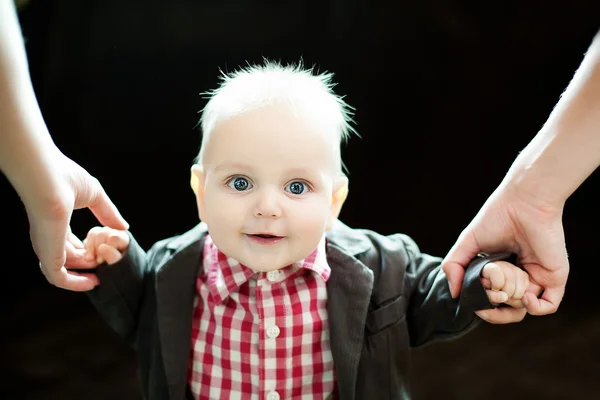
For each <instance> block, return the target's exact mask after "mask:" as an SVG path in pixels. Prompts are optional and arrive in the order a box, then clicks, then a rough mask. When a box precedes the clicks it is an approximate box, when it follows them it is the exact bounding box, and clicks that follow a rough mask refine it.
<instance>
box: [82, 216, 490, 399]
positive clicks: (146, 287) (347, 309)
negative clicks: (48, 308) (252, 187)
mask: <svg viewBox="0 0 600 400" xmlns="http://www.w3.org/2000/svg"><path fill="white" fill-rule="evenodd" d="M206 232H207V228H206V225H205V224H204V223H200V224H198V225H197V226H196V227H195V228H193V229H191V230H190V231H188V232H186V233H184V234H182V235H180V236H176V237H173V238H170V239H165V240H162V241H160V242H158V243H156V244H155V245H154V246H153V247H152V248H151V249H150V251H149V252H148V253H146V252H144V251H143V250H142V249H141V248H140V246H139V245H138V244H137V243H136V242H135V240H133V237H132V238H131V245H130V246H129V249H128V251H127V254H126V255H125V257H124V258H123V259H122V260H121V261H120V262H119V263H117V264H114V265H110V266H108V265H101V266H100V267H99V268H98V271H97V273H98V276H99V278H100V285H99V286H98V287H96V288H95V289H94V290H92V291H90V292H88V294H89V297H90V299H91V301H92V302H93V304H94V305H95V307H96V308H97V309H98V311H99V312H100V314H101V315H102V316H103V317H104V318H105V320H106V321H107V322H108V324H109V325H110V326H111V327H112V328H113V329H114V330H115V331H117V332H118V333H119V334H120V335H121V336H122V337H123V338H124V339H125V340H127V342H128V343H130V344H131V345H132V346H133V348H134V349H135V351H136V353H137V360H138V366H139V372H140V381H141V385H142V392H143V394H144V396H145V398H146V399H148V400H163V399H173V400H180V399H185V398H186V397H187V396H189V390H188V387H187V386H188V385H187V370H188V365H189V356H190V343H191V330H192V307H193V296H194V294H195V285H194V284H195V279H196V276H197V275H198V273H199V271H200V268H201V267H202V248H203V242H204V237H205V235H206ZM327 239H328V241H327V261H328V262H329V265H330V266H331V270H332V273H331V277H330V278H329V280H328V282H327V293H328V302H327V311H328V315H329V317H328V318H329V326H330V338H331V350H332V353H333V360H334V363H335V370H336V378H337V382H338V389H339V394H340V398H341V399H342V400H353V399H378V400H383V399H404V398H409V391H408V382H407V381H406V379H407V376H408V360H409V358H408V352H409V348H410V347H414V346H420V345H423V344H425V343H428V342H431V341H434V340H438V339H446V338H451V337H455V336H457V335H459V334H460V333H464V332H466V331H468V330H469V329H471V328H472V327H474V326H475V325H476V320H477V318H476V316H475V315H474V313H473V311H475V310H478V309H485V308H492V307H493V306H492V305H491V304H490V303H489V302H488V299H487V296H486V293H485V290H484V288H483V286H482V285H481V282H480V279H479V274H480V271H481V269H482V268H483V266H484V265H485V262H487V261H489V260H490V259H486V260H480V261H479V262H476V263H472V264H471V266H470V267H469V268H468V270H467V274H466V276H465V281H464V284H463V291H462V293H461V296H460V300H453V299H452V298H451V297H450V293H449V290H448V284H447V283H446V279H445V277H444V274H443V272H442V270H441V269H440V267H439V266H440V261H441V259H440V258H436V257H432V256H429V255H426V254H422V253H421V252H420V251H419V248H418V247H417V245H416V244H415V243H414V242H413V240H412V239H410V238H409V237H408V236H406V235H401V234H396V235H391V236H382V235H379V234H377V233H375V232H372V231H368V230H358V229H351V228H349V227H347V226H346V225H344V224H342V223H341V222H339V223H337V224H336V226H335V227H334V229H333V230H331V231H330V232H328V233H327ZM491 259H493V258H491ZM496 259H498V258H496Z"/></svg>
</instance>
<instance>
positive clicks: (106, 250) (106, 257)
mask: <svg viewBox="0 0 600 400" xmlns="http://www.w3.org/2000/svg"><path fill="white" fill-rule="evenodd" d="M96 252H97V253H98V258H99V259H101V260H102V262H104V261H106V263H107V264H114V263H116V262H118V261H119V260H121V258H123V255H122V254H121V252H120V251H119V250H117V249H115V248H114V247H112V246H109V245H107V244H105V243H101V244H100V245H99V246H98V248H97V249H96Z"/></svg>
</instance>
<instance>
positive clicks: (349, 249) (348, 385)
mask: <svg viewBox="0 0 600 400" xmlns="http://www.w3.org/2000/svg"><path fill="white" fill-rule="evenodd" d="M340 225H341V223H340ZM338 228H339V229H336V230H334V231H333V232H332V233H330V234H328V239H329V240H328V242H327V261H328V263H329V266H330V267H331V276H330V277H329V280H328V281H327V314H328V319H329V337H330V340H331V352H332V354H333V361H334V366H335V374H336V379H337V386H338V389H339V394H340V398H341V399H343V400H353V399H354V393H355V388H356V382H357V373H358V363H359V360H360V356H361V351H362V348H363V340H364V332H365V324H366V319H367V311H368V308H369V302H370V299H371V291H372V290H373V271H371V270H370V269H369V268H367V267H366V266H365V265H364V264H363V263H361V262H360V261H358V260H357V259H356V258H355V257H354V255H357V254H359V253H362V252H364V251H366V249H367V248H368V241H367V240H365V239H366V238H365V237H364V236H363V235H357V234H356V233H355V231H353V230H351V229H350V228H348V227H346V226H345V225H342V226H338ZM361 239H362V240H361Z"/></svg>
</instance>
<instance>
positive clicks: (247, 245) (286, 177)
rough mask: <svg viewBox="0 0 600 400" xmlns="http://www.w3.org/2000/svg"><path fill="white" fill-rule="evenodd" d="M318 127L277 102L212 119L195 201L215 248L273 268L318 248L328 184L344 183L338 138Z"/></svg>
mask: <svg viewBox="0 0 600 400" xmlns="http://www.w3.org/2000/svg"><path fill="white" fill-rule="evenodd" d="M323 129H329V127H326V126H323V125H322V124H319V123H318V121H311V119H310V118H308V119H307V118H298V117H296V116H295V115H294V114H293V113H292V112H291V111H290V110H289V109H288V108H287V107H284V106H282V105H273V106H267V107H264V108H260V109H257V110H254V111H250V112H247V113H245V114H242V115H240V116H237V117H235V118H232V119H229V120H226V121H222V122H220V123H218V124H217V125H216V127H215V129H214V130H213V131H212V133H211V135H210V137H209V138H208V140H207V142H205V144H204V146H205V148H204V157H203V161H202V164H203V172H202V175H203V176H202V177H201V178H200V179H201V180H203V194H202V193H201V194H200V195H198V207H199V212H200V218H201V219H202V220H203V221H204V222H205V223H206V224H207V225H208V231H209V233H210V235H211V237H212V239H213V240H214V242H215V244H216V245H217V247H218V248H219V250H221V251H222V252H223V253H225V254H227V255H228V256H229V257H232V258H234V259H236V260H237V261H239V262H241V263H242V264H244V265H246V266H248V267H250V268H252V269H255V270H260V271H271V270H274V269H279V268H283V267H285V266H287V265H289V264H292V263H294V262H296V261H299V260H301V259H303V258H305V257H307V256H308V255H309V254H310V253H311V252H312V251H313V250H314V249H315V248H316V246H317V244H318V243H319V240H320V239H321V238H322V236H323V234H324V232H325V230H326V227H327V225H328V223H330V222H331V219H332V195H333V193H334V190H336V189H337V188H338V187H339V186H340V185H343V184H344V183H345V182H346V181H345V180H343V181H340V172H339V167H338V164H337V162H336V154H337V153H336V151H338V150H337V148H339V144H338V143H336V141H335V139H334V137H333V135H328V134H324V133H323ZM336 146H337V147H336ZM335 217H337V215H335V216H333V218H335Z"/></svg>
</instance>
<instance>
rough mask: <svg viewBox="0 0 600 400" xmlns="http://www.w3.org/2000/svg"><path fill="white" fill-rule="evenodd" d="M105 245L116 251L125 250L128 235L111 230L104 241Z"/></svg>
mask: <svg viewBox="0 0 600 400" xmlns="http://www.w3.org/2000/svg"><path fill="white" fill-rule="evenodd" d="M106 244H108V245H109V246H112V247H114V248H115V249H117V250H120V251H123V250H126V249H127V247H128V246H129V235H128V234H127V232H126V231H118V230H115V229H113V230H111V232H110V233H109V234H108V238H107V239H106Z"/></svg>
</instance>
